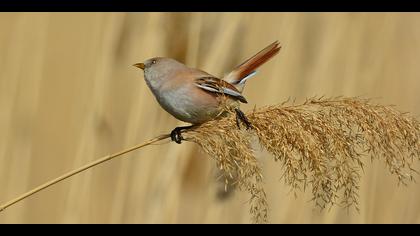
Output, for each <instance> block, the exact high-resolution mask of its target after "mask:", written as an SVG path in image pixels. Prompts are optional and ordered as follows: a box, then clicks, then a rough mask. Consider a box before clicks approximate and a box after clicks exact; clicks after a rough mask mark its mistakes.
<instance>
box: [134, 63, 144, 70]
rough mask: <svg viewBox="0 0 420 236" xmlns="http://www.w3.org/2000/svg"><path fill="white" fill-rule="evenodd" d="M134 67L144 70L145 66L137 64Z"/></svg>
mask: <svg viewBox="0 0 420 236" xmlns="http://www.w3.org/2000/svg"><path fill="white" fill-rule="evenodd" d="M133 66H135V67H138V68H140V69H142V70H144V64H143V63H136V64H134V65H133Z"/></svg>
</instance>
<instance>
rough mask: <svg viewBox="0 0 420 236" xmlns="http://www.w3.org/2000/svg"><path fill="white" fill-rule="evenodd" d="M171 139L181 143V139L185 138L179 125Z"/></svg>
mask: <svg viewBox="0 0 420 236" xmlns="http://www.w3.org/2000/svg"><path fill="white" fill-rule="evenodd" d="M171 140H172V141H174V142H175V143H178V144H181V140H183V138H182V135H181V129H179V127H176V128H175V129H174V130H172V132H171Z"/></svg>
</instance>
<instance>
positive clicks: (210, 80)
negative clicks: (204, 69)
mask: <svg viewBox="0 0 420 236" xmlns="http://www.w3.org/2000/svg"><path fill="white" fill-rule="evenodd" d="M195 84H196V85H197V87H199V88H202V89H204V90H207V91H209V92H213V93H220V94H225V95H228V96H230V97H232V98H234V99H237V100H239V101H241V102H243V103H248V101H247V100H246V99H245V98H244V97H243V96H242V94H241V92H239V91H238V90H237V89H236V88H235V86H233V85H231V84H229V83H228V82H226V81H224V80H221V79H218V78H216V77H201V78H198V79H196V80H195Z"/></svg>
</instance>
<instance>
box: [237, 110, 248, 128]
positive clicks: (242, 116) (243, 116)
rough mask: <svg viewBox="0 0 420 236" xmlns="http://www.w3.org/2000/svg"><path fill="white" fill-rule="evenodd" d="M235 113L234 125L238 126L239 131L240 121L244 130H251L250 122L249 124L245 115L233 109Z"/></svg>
mask: <svg viewBox="0 0 420 236" xmlns="http://www.w3.org/2000/svg"><path fill="white" fill-rule="evenodd" d="M235 112H236V125H237V126H238V128H239V129H240V128H241V127H240V124H239V123H240V122H241V121H242V122H243V123H244V124H245V126H246V129H249V128H251V126H252V124H251V122H249V120H248V118H247V117H246V116H245V114H244V113H243V112H242V111H241V110H239V109H238V108H236V109H235Z"/></svg>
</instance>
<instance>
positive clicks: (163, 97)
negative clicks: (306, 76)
mask: <svg viewBox="0 0 420 236" xmlns="http://www.w3.org/2000/svg"><path fill="white" fill-rule="evenodd" d="M280 48H281V47H280V46H279V43H278V42H277V41H275V42H273V43H272V44H270V45H268V46H267V47H266V48H264V49H263V50H261V51H260V52H258V53H257V54H255V55H254V56H252V57H251V58H249V59H248V60H246V61H245V62H243V63H242V64H240V65H239V66H237V67H235V68H234V69H233V70H232V71H231V72H230V73H228V74H227V75H226V76H224V77H223V78H222V79H219V78H217V77H216V76H213V75H211V74H209V73H207V72H204V71H202V70H199V69H194V68H189V67H187V66H186V65H184V64H182V63H180V62H178V61H176V60H174V59H172V58H165V57H154V58H150V59H148V60H146V61H144V62H142V63H137V64H134V66H136V67H138V68H140V69H142V70H143V71H144V79H145V80H146V84H147V86H148V87H149V88H150V90H151V91H152V93H153V94H154V96H155V97H156V100H157V101H158V102H159V104H160V105H161V106H162V107H163V109H165V110H166V111H167V112H169V113H170V114H171V115H173V116H174V117H175V118H177V119H179V120H181V121H184V122H188V123H191V124H192V125H190V126H181V127H176V128H175V129H174V130H173V131H172V132H171V139H172V141H175V142H176V143H181V140H182V136H181V131H182V130H184V129H188V128H191V127H193V126H194V125H197V124H202V123H204V122H206V121H208V120H212V119H214V118H216V117H217V116H219V115H221V114H222V113H223V111H224V109H225V108H226V106H228V107H229V108H233V109H234V110H235V112H236V123H237V125H238V128H239V127H240V126H239V123H240V121H242V122H243V123H244V124H245V125H246V127H247V129H248V128H249V127H251V123H250V122H249V121H248V119H247V118H246V116H245V114H244V113H243V112H242V111H241V110H240V109H239V102H242V103H247V100H246V99H245V97H244V96H242V91H243V89H244V86H245V82H246V81H247V80H248V79H249V78H250V77H252V76H254V75H255V74H256V69H257V68H258V67H259V66H261V65H262V64H264V63H265V62H267V61H268V60H269V59H270V58H272V57H273V56H275V55H276V54H277V53H278V52H279V50H280Z"/></svg>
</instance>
